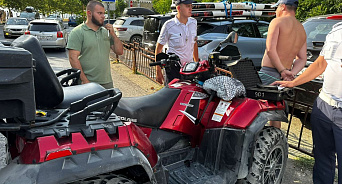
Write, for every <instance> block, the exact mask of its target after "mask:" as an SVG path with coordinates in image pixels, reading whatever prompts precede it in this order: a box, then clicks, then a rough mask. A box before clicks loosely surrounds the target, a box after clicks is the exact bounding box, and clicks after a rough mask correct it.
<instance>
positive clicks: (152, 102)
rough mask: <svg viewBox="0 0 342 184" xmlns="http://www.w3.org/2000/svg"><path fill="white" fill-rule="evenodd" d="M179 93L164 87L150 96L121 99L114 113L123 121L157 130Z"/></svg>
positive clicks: (176, 90)
mask: <svg viewBox="0 0 342 184" xmlns="http://www.w3.org/2000/svg"><path fill="white" fill-rule="evenodd" d="M179 93H180V90H179V89H170V88H167V87H164V88H163V89H161V90H159V91H158V92H156V93H154V94H151V95H146V96H141V97H129V98H121V100H120V101H119V104H118V106H117V107H116V109H115V110H114V113H115V114H116V115H118V116H120V118H121V120H123V121H132V122H134V123H136V124H138V125H142V126H147V127H152V128H154V127H155V128H158V127H160V126H161V124H162V123H163V121H164V120H165V118H166V116H167V115H168V113H169V112H170V110H171V107H172V106H173V104H174V102H175V101H176V99H177V97H178V95H179ZM135 120H136V122H135Z"/></svg>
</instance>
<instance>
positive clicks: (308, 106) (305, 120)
mask: <svg viewBox="0 0 342 184" xmlns="http://www.w3.org/2000/svg"><path fill="white" fill-rule="evenodd" d="M112 57H113V58H115V59H117V60H119V61H120V62H122V63H123V64H125V65H126V66H127V67H129V68H131V69H132V70H133V73H140V74H142V75H145V76H146V77H148V78H150V79H151V80H153V81H154V82H156V83H158V82H157V81H156V69H155V67H151V66H149V63H151V62H154V52H152V51H149V50H145V49H144V48H142V47H141V46H140V45H139V44H138V43H124V54H123V55H121V56H114V55H112ZM217 71H218V72H219V73H224V74H227V73H228V74H230V75H231V73H230V72H229V71H227V70H224V69H221V68H217ZM231 76H232V75H231ZM158 84H159V83H158ZM303 95H304V96H306V95H310V97H311V98H310V99H315V98H316V97H317V96H318V93H316V92H311V91H305V90H303V89H301V88H294V96H293V97H292V98H290V99H287V102H288V104H289V106H290V107H291V110H290V112H289V113H290V114H289V122H288V125H287V127H283V128H282V130H283V131H285V132H286V136H287V138H288V140H289V146H290V147H291V148H293V149H296V150H298V151H300V152H302V153H304V154H307V155H309V156H313V153H312V148H313V146H312V141H311V140H312V139H311V138H310V140H308V139H306V140H303V132H304V129H305V130H307V131H309V132H307V133H306V134H310V136H311V128H310V123H309V114H310V113H311V110H312V104H313V101H308V102H303V101H299V99H298V98H299V97H301V96H303ZM298 109H300V111H298ZM294 119H296V121H294ZM294 122H295V123H296V126H294ZM298 124H300V125H298ZM293 126H294V128H293V129H294V130H293V129H291V128H292V127H293ZM298 127H300V128H299V129H300V130H298Z"/></svg>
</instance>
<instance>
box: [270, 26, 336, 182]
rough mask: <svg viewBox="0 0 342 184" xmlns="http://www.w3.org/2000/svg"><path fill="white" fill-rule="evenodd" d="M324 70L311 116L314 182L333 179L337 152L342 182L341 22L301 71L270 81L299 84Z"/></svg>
mask: <svg viewBox="0 0 342 184" xmlns="http://www.w3.org/2000/svg"><path fill="white" fill-rule="evenodd" d="M323 72H324V82H323V88H322V91H321V93H320V94H319V97H318V98H317V99H316V101H315V103H314V106H313V109H312V113H311V120H310V122H311V126H312V138H313V143H314V150H313V152H314V158H315V165H314V169H313V182H314V183H315V184H332V183H334V177H335V165H336V156H335V154H336V153H337V160H338V170H339V171H338V178H339V182H338V183H342V144H341V142H342V80H341V79H342V22H339V23H337V24H335V25H334V26H333V29H332V30H331V32H330V33H329V34H328V35H327V37H326V41H325V43H324V47H323V49H322V51H321V53H320V56H319V57H318V58H317V59H316V61H315V62H314V63H313V64H311V65H310V66H309V68H308V69H307V70H305V72H304V73H303V74H302V75H300V76H299V77H297V78H296V79H295V80H293V81H276V82H274V83H273V85H280V86H283V87H294V86H298V85H301V84H303V83H305V82H309V81H311V80H313V79H314V78H316V77H317V76H319V75H320V74H322V73H323Z"/></svg>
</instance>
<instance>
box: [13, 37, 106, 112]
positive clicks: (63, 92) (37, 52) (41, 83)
mask: <svg viewBox="0 0 342 184" xmlns="http://www.w3.org/2000/svg"><path fill="white" fill-rule="evenodd" d="M11 46H13V47H20V48H24V49H25V50H27V51H29V52H31V54H32V58H33V59H34V60H35V71H34V88H35V100H36V107H37V108H42V109H49V108H56V107H57V108H67V107H69V105H70V103H71V102H74V101H76V100H80V99H82V98H84V97H85V96H88V95H91V94H94V93H97V92H100V91H103V90H105V89H104V88H103V87H102V86H101V85H99V84H95V83H93V84H87V85H78V86H72V87H64V88H63V87H62V85H61V84H60V82H59V80H58V78H57V76H56V74H55V73H54V71H53V70H52V68H51V66H50V63H49V61H48V59H47V58H46V55H45V52H44V50H43V48H42V47H41V46H40V44H39V41H38V40H37V38H35V37H34V36H32V35H22V36H20V37H19V38H17V39H15V40H14V41H13V42H12V44H11Z"/></svg>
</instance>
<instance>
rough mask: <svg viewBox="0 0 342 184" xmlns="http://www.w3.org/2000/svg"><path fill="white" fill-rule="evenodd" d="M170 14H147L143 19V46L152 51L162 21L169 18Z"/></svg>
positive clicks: (162, 23)
mask: <svg viewBox="0 0 342 184" xmlns="http://www.w3.org/2000/svg"><path fill="white" fill-rule="evenodd" d="M171 18H172V17H171V16H170V15H149V16H147V18H146V19H145V21H144V33H143V47H145V49H148V50H151V51H154V49H155V48H156V43H157V40H158V37H159V33H160V30H161V28H162V27H163V25H164V23H165V22H166V21H167V20H169V19H171Z"/></svg>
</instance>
